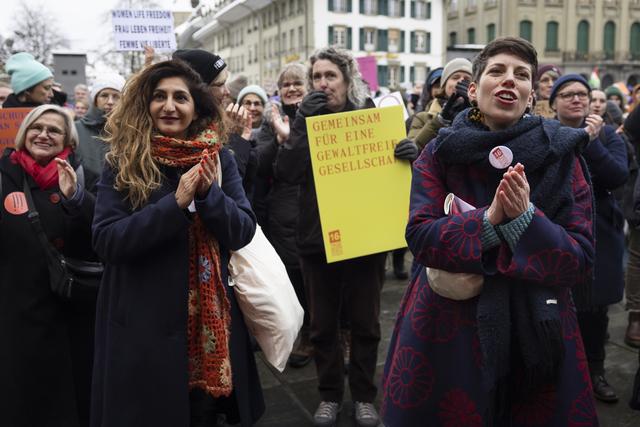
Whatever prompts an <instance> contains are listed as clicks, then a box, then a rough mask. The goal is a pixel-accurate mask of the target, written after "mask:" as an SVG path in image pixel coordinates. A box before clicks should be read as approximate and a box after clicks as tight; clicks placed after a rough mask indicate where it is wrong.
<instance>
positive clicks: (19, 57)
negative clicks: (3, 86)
mask: <svg viewBox="0 0 640 427" xmlns="http://www.w3.org/2000/svg"><path fill="white" fill-rule="evenodd" d="M5 70H6V71H7V73H9V75H10V76H11V89H13V92H14V93H15V94H19V93H20V92H22V91H24V90H26V89H29V88H30V87H33V86H35V85H37V84H38V83H40V82H43V81H45V80H47V79H50V78H51V77H53V74H52V73H51V70H50V69H49V68H47V67H45V66H44V65H42V64H41V63H39V62H38V61H36V60H35V58H34V57H33V55H31V54H30V53H27V52H20V53H16V54H15V55H11V57H9V59H8V60H7V63H6V64H5Z"/></svg>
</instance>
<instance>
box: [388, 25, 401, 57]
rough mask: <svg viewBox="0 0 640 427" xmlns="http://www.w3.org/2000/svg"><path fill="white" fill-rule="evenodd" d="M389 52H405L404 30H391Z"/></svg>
mask: <svg viewBox="0 0 640 427" xmlns="http://www.w3.org/2000/svg"><path fill="white" fill-rule="evenodd" d="M389 52H392V53H396V52H404V32H403V31H401V30H389Z"/></svg>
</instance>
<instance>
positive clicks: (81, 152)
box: [76, 105, 109, 194]
mask: <svg viewBox="0 0 640 427" xmlns="http://www.w3.org/2000/svg"><path fill="white" fill-rule="evenodd" d="M106 123H107V117H106V116H105V113H104V111H102V110H100V109H99V108H97V107H96V106H94V105H92V106H91V108H90V109H89V111H88V112H87V114H86V115H85V116H84V117H82V118H81V119H80V120H76V131H78V148H77V149H76V152H77V153H78V156H79V159H80V162H81V163H82V166H83V167H84V170H85V172H86V173H87V174H88V177H87V179H86V182H85V187H86V188H87V189H88V190H89V191H90V192H91V193H93V194H96V184H97V183H98V178H100V175H101V174H102V168H103V167H104V156H105V155H106V154H107V151H108V148H109V146H108V145H107V144H106V143H105V142H104V141H103V140H102V139H101V137H102V136H103V135H102V133H103V131H104V125H105V124H106Z"/></svg>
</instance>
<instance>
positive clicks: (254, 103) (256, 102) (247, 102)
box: [242, 101, 262, 108]
mask: <svg viewBox="0 0 640 427" xmlns="http://www.w3.org/2000/svg"><path fill="white" fill-rule="evenodd" d="M242 105H243V106H245V107H247V108H249V107H251V106H252V105H253V106H254V107H262V101H253V102H251V101H244V102H243V103H242Z"/></svg>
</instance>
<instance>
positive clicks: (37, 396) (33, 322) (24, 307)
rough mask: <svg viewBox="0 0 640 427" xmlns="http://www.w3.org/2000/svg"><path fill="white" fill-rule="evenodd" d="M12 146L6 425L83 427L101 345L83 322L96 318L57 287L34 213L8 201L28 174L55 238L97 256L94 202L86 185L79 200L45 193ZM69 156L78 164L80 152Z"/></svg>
mask: <svg viewBox="0 0 640 427" xmlns="http://www.w3.org/2000/svg"><path fill="white" fill-rule="evenodd" d="M10 151H11V150H7V151H5V155H4V157H2V159H0V173H1V174H2V191H1V194H0V196H1V198H2V199H1V200H2V204H0V212H1V214H2V216H1V219H0V278H1V279H0V340H1V344H0V426H3V427H19V426H20V427H23V426H29V427H31V426H47V427H75V426H78V425H82V424H79V415H78V411H80V412H81V413H82V414H81V416H80V418H81V419H83V418H84V419H85V420H86V419H87V418H88V392H89V383H90V378H91V377H90V374H91V356H92V355H91V349H92V348H93V334H92V328H88V329H89V330H88V331H87V329H85V330H84V331H81V330H79V329H78V328H76V326H77V325H81V324H82V325H91V324H92V321H93V316H92V314H86V315H85V314H84V313H80V312H78V311H77V310H76V307H73V306H71V305H69V304H67V303H64V302H63V301H62V300H60V299H59V298H58V297H56V296H55V295H54V294H53V293H52V292H51V289H50V286H49V272H48V270H47V264H46V259H45V252H44V249H43V247H42V246H41V244H40V241H39V240H38V238H37V235H36V234H35V232H34V231H33V230H32V228H31V226H30V224H29V222H28V219H27V213H23V214H20V215H17V214H12V213H9V212H8V211H7V210H6V208H5V203H4V202H5V200H7V197H8V195H9V194H10V193H14V192H17V193H20V194H22V191H23V177H25V176H26V179H27V183H28V184H29V187H30V189H31V193H32V194H33V199H34V203H35V206H36V209H37V210H38V212H39V214H40V220H41V222H42V227H43V229H44V231H45V233H46V235H47V237H48V238H49V240H50V241H51V242H52V243H53V244H54V245H55V246H56V247H57V248H58V250H60V251H61V252H62V253H63V254H65V255H67V256H70V257H74V258H80V259H95V256H92V255H93V251H92V249H91V221H92V217H93V208H94V199H93V196H91V194H89V193H88V192H84V191H83V190H82V189H80V190H79V191H81V192H82V193H83V195H82V197H81V199H80V200H78V202H79V203H74V200H73V199H72V200H65V199H64V198H63V197H62V196H61V195H60V194H59V188H58V187H57V186H55V187H53V188H51V189H49V190H40V188H39V187H38V185H37V184H36V183H35V181H33V180H32V178H31V177H30V176H29V175H27V174H26V173H25V172H24V170H23V169H22V167H20V166H19V165H17V164H14V163H13V162H12V161H11V160H10V158H9V153H10ZM68 160H69V161H70V162H71V164H72V165H74V166H75V162H74V159H73V155H71V156H70V157H69V158H68ZM88 308H89V310H88V311H89V312H91V311H92V310H93V308H92V307H88ZM76 392H77V393H78V395H79V396H78V397H80V400H78V399H77V396H76ZM85 399H86V402H84V401H83V400H85Z"/></svg>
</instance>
